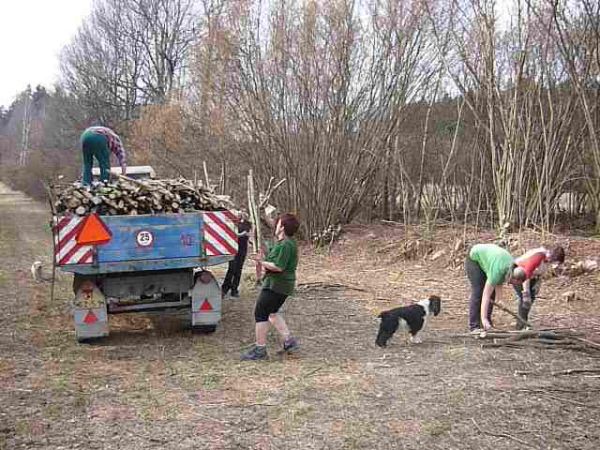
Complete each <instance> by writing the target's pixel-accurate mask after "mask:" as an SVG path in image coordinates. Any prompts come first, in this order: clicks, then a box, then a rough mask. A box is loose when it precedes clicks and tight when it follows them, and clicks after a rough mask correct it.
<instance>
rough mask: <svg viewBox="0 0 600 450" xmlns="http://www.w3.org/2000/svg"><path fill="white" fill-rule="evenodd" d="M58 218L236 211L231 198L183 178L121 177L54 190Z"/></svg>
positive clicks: (75, 184)
mask: <svg viewBox="0 0 600 450" xmlns="http://www.w3.org/2000/svg"><path fill="white" fill-rule="evenodd" d="M53 192H54V196H55V198H54V200H53V201H54V208H55V211H56V213H57V214H65V213H68V212H70V213H73V214H77V215H80V216H83V215H86V214H88V213H91V212H95V213H97V214H100V215H111V216H118V215H138V214H162V213H184V212H193V211H218V210H223V209H232V208H234V205H233V203H232V202H231V200H230V198H229V196H226V195H217V194H215V193H214V192H213V190H212V189H210V188H207V187H206V186H203V185H202V184H201V183H194V182H192V181H190V180H186V179H184V178H180V179H176V180H175V179H171V180H133V179H131V178H127V177H122V176H121V177H119V179H118V180H117V181H116V182H114V183H107V184H105V183H95V184H94V185H92V186H83V185H82V184H81V183H73V184H69V185H62V186H54V188H53Z"/></svg>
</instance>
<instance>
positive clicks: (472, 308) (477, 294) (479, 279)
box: [465, 258, 486, 331]
mask: <svg viewBox="0 0 600 450" xmlns="http://www.w3.org/2000/svg"><path fill="white" fill-rule="evenodd" d="M465 272H466V273H467V278H468V280H469V283H470V284H471V296H470V298H469V330H471V331H473V330H476V329H478V328H481V297H482V295H483V288H484V286H485V281H486V276H485V273H484V272H483V270H481V267H479V264H477V263H476V262H475V261H473V260H471V259H470V258H467V259H466V261H465Z"/></svg>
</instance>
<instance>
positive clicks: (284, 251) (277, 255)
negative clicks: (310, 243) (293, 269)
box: [259, 243, 290, 273]
mask: <svg viewBox="0 0 600 450" xmlns="http://www.w3.org/2000/svg"><path fill="white" fill-rule="evenodd" d="M266 259H269V261H266V260H262V261H259V262H260V263H261V264H262V266H263V267H264V268H265V269H266V270H268V271H269V272H277V273H280V272H283V271H284V269H285V268H286V267H287V265H288V262H289V259H290V250H289V246H288V245H285V244H282V243H278V244H276V246H275V247H274V248H273V251H272V252H270V253H269V255H268V257H267V258H266Z"/></svg>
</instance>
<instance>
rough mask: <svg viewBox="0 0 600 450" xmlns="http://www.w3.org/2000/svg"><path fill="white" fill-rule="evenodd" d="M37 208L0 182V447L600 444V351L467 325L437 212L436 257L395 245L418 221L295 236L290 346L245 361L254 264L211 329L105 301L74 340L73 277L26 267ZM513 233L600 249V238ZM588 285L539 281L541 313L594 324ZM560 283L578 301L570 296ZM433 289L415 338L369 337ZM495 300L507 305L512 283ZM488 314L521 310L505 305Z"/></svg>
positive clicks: (38, 227)
mask: <svg viewBox="0 0 600 450" xmlns="http://www.w3.org/2000/svg"><path fill="white" fill-rule="evenodd" d="M48 219H49V215H48V212H47V210H46V208H45V205H43V204H39V203H35V202H32V201H30V200H28V199H27V198H25V197H23V196H22V195H20V194H19V193H16V192H13V191H10V190H8V189H7V188H6V187H4V186H1V185H0V306H1V308H2V313H1V314H0V357H1V359H0V448H6V449H36V448H46V449H105V450H110V449H150V448H152V449H188V448H189V449H204V448H205V449H234V448H240V449H271V448H273V449H313V448H314V449H316V448H327V449H330V448H333V449H335V448H339V449H342V448H343V449H353V448H364V449H395V448H404V449H423V448H427V449H504V448H507V449H508V448H510V449H514V448H539V449H597V448H599V445H600V427H599V426H598V420H599V418H600V414H599V412H600V409H599V408H600V395H599V393H600V375H598V374H599V373H600V359H599V356H600V353H596V354H594V353H586V352H580V351H572V350H564V349H540V348H536V347H524V348H520V349H513V348H510V349H509V348H493V349H488V348H482V347H481V341H480V340H476V339H473V338H470V337H466V336H465V334H464V333H465V331H466V312H467V301H466V299H467V283H466V279H465V277H464V274H463V271H462V268H461V263H460V251H458V252H454V241H455V239H456V237H457V236H459V235H460V234H461V232H462V230H452V229H449V228H445V227H442V228H440V229H439V230H438V232H437V233H436V234H435V236H434V239H433V240H432V241H429V242H430V243H429V244H427V245H429V246H430V248H429V250H430V252H429V256H426V257H423V256H421V255H419V254H418V252H417V254H416V255H415V257H414V258H412V259H406V258H405V257H404V256H403V251H404V250H405V249H406V246H405V243H406V242H409V241H410V242H416V241H415V239H416V238H415V235H414V233H416V232H417V231H418V230H410V233H409V232H407V231H406V230H405V229H404V228H402V227H400V226H394V225H377V226H371V227H362V226H354V227H350V228H349V229H348V231H347V232H346V234H344V235H343V238H342V239H341V240H340V241H339V242H338V243H336V244H334V245H333V247H332V248H331V249H330V251H327V250H322V251H318V252H315V251H312V250H310V249H309V248H303V251H302V257H301V258H302V259H301V262H300V271H299V282H300V283H301V285H300V287H299V289H298V291H297V293H296V295H295V296H294V297H293V298H292V299H291V300H290V301H289V302H288V304H287V306H286V311H285V314H286V317H287V319H288V322H289V324H290V327H291V328H292V330H293V331H294V332H295V334H297V335H298V336H299V338H300V339H301V342H302V346H303V347H302V350H301V352H300V353H299V355H297V356H294V357H287V358H282V357H281V356H277V354H276V350H277V345H278V344H277V340H276V338H275V336H272V340H271V342H270V344H269V348H270V353H271V355H272V357H271V360H270V361H268V362H259V363H248V362H245V363H242V362H240V361H239V355H240V352H241V351H243V350H244V349H245V348H246V347H247V346H248V345H250V344H251V342H252V340H253V323H252V309H253V304H254V299H255V296H256V291H255V289H254V287H253V286H252V283H251V280H249V278H248V277H249V275H248V277H246V279H245V281H244V285H243V288H242V297H241V298H240V299H236V300H226V301H225V303H224V315H223V320H222V323H221V324H220V326H219V327H218V330H217V331H216V332H215V333H214V334H212V335H195V334H192V333H191V332H190V330H189V329H187V328H186V323H185V320H184V319H182V318H180V317H167V316H165V317H162V316H160V317H155V318H154V319H152V318H148V317H146V316H143V315H129V316H125V315H123V316H112V317H111V322H110V327H111V335H110V337H108V338H107V339H105V340H103V341H101V342H98V343H95V344H92V345H90V344H77V342H76V340H75V336H74V331H73V327H72V324H71V318H70V315H69V302H70V297H71V294H70V291H69V288H70V276H69V275H61V276H60V278H59V282H58V286H57V293H56V299H55V300H54V302H50V295H49V292H50V286H49V284H48V283H34V282H33V281H32V279H31V275H30V272H29V267H30V266H31V263H32V262H33V261H34V260H35V259H41V260H43V261H45V262H47V263H49V261H50V259H51V256H50V254H51V240H50V231H49V228H48V225H47V223H48ZM466 237H467V241H468V242H471V241H475V240H477V239H480V240H485V239H489V238H490V237H491V235H489V234H479V235H475V234H472V233H469V235H468V236H466ZM407 238H408V240H407ZM519 239H520V241H519V242H518V245H520V246H523V247H525V246H527V245H531V244H534V243H537V244H539V243H541V242H546V241H553V240H560V241H565V242H567V243H568V248H569V255H570V256H571V257H577V258H583V257H585V256H598V255H600V242H599V241H597V240H591V239H578V238H573V237H571V238H567V237H564V236H544V237H542V236H540V235H537V234H534V233H530V234H527V235H522V236H519ZM442 250H443V251H444V254H442V255H440V256H438V257H437V258H435V260H434V261H431V255H432V252H433V253H435V252H436V251H442ZM457 261H458V262H457ZM48 265H49V264H47V266H48ZM248 268H249V269H250V267H248ZM217 272H218V273H221V274H222V269H217ZM599 287H600V279H599V276H598V274H597V273H591V274H587V275H582V276H579V277H576V278H565V277H557V278H553V279H551V280H549V281H547V282H546V283H545V284H544V286H543V288H542V297H543V298H541V299H539V300H538V302H537V304H536V305H535V306H534V318H533V322H534V325H535V326H537V327H548V326H554V327H557V326H560V327H571V326H577V327H579V328H585V329H586V330H588V331H589V336H588V338H590V339H597V338H598V336H597V335H596V334H595V332H597V330H598V329H600V315H599V314H598V305H600V299H599V296H600V294H599V293H598V292H599V291H598V289H599ZM566 291H575V292H576V293H577V296H578V297H577V298H578V299H577V300H575V301H570V302H567V301H566V300H565V297H563V294H564V293H565V292H566ZM429 294H438V295H440V296H441V297H442V299H443V312H442V314H441V315H440V316H439V317H438V318H436V320H433V321H432V322H431V328H430V330H429V332H428V333H427V335H426V337H425V342H424V343H423V344H421V345H410V344H408V343H407V342H406V339H405V337H404V336H395V337H394V339H393V341H392V343H391V344H390V345H389V346H388V347H387V348H386V349H380V348H378V347H376V346H375V344H374V339H375V335H376V332H377V327H378V321H377V319H376V314H377V313H378V312H379V311H380V310H383V309H387V308H389V307H391V306H396V305H401V304H406V303H409V302H411V301H414V300H418V299H420V298H423V297H426V296H427V295H429ZM503 302H504V304H505V305H506V306H510V307H512V308H513V309H514V305H513V300H512V298H510V296H508V298H506V297H505V298H504V300H503ZM495 320H496V326H497V327H498V328H500V329H511V328H512V327H513V325H514V324H513V319H512V318H511V317H510V316H508V315H507V314H505V313H503V312H501V311H496V312H495ZM568 369H575V371H574V372H571V373H569V372H566V371H567V370H568ZM577 370H580V372H578V371H577Z"/></svg>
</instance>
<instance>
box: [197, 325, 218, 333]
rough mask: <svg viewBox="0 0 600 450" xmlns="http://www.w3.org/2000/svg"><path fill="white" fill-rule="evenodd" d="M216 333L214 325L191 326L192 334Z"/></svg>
mask: <svg viewBox="0 0 600 450" xmlns="http://www.w3.org/2000/svg"><path fill="white" fill-rule="evenodd" d="M215 331H217V326H216V325H194V326H192V332H193V333H199V334H210V333H214V332H215Z"/></svg>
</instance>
